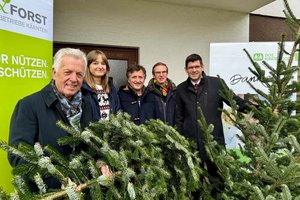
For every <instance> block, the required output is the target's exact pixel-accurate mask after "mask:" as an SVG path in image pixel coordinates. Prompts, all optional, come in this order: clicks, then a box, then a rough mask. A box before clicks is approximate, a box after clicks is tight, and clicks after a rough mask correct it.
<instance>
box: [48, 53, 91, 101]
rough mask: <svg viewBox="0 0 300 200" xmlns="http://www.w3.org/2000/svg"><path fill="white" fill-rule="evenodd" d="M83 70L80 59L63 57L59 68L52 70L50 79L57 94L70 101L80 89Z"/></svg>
mask: <svg viewBox="0 0 300 200" xmlns="http://www.w3.org/2000/svg"><path fill="white" fill-rule="evenodd" d="M84 70H85V63H84V61H83V60H82V59H80V58H76V57H73V56H64V57H62V60H61V66H60V67H59V68H58V69H57V70H56V69H54V68H53V70H52V78H53V80H55V86H56V88H57V90H58V92H59V93H61V94H62V95H64V96H65V97H66V98H68V99H71V98H72V96H74V95H75V94H76V93H77V92H78V91H79V90H80V88H81V85H82V82H83V76H84V72H85V71H84Z"/></svg>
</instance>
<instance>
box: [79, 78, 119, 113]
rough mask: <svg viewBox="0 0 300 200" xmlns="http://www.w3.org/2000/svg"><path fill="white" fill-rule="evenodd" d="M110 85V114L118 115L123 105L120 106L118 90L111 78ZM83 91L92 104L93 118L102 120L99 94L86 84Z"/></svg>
mask: <svg viewBox="0 0 300 200" xmlns="http://www.w3.org/2000/svg"><path fill="white" fill-rule="evenodd" d="M108 85H109V89H110V92H109V94H108V98H109V106H110V113H112V114H116V113H117V112H118V111H119V110H120V109H121V105H120V100H119V96H118V93H117V90H116V88H115V86H114V84H113V79H112V78H111V77H109V81H108ZM81 91H82V95H83V96H85V97H86V98H87V99H89V101H90V102H91V104H92V107H93V118H96V119H101V116H100V109H99V103H98V98H97V94H96V93H95V92H94V91H93V89H92V88H90V86H89V85H88V84H87V83H85V82H84V83H83V85H82V88H81Z"/></svg>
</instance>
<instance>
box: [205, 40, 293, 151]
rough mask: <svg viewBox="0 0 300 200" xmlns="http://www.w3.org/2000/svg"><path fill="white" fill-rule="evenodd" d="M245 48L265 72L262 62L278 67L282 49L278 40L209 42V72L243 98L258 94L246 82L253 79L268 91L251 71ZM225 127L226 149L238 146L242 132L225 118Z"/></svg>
mask: <svg viewBox="0 0 300 200" xmlns="http://www.w3.org/2000/svg"><path fill="white" fill-rule="evenodd" d="M292 45H293V43H292V42H286V43H285V49H286V50H287V51H288V52H290V51H291V49H292ZM243 49H246V50H247V51H248V52H249V54H250V55H251V57H252V59H253V60H254V61H256V62H258V63H259V64H260V66H261V67H262V69H264V70H266V73H267V72H268V70H267V68H264V66H263V64H262V61H266V62H267V63H268V64H269V65H271V66H272V67H274V68H275V67H276V62H277V54H278V50H279V45H278V43H277V42H250V43H212V44H210V66H209V72H210V73H209V75H211V76H217V75H219V76H220V77H221V78H222V79H224V81H225V82H226V84H227V85H228V86H229V87H230V89H232V90H233V91H234V92H235V93H236V94H237V95H239V96H241V97H242V98H244V97H245V94H247V93H249V94H253V95H255V91H254V90H253V89H252V88H251V87H250V86H249V84H248V83H247V81H249V82H251V83H252V84H253V85H254V86H255V87H256V88H258V89H261V90H262V91H264V92H267V88H265V87H264V86H263V85H262V84H261V83H260V82H259V81H258V80H257V78H256V77H255V76H254V75H253V74H252V73H251V72H250V71H249V69H248V68H249V67H250V68H252V69H254V67H253V65H252V63H251V61H250V59H249V58H248V56H247V54H246V52H245V51H244V50H243ZM288 58H289V56H288V55H284V60H285V61H286V63H287V60H288ZM297 58H298V54H297V55H296V57H295V59H294V61H293V65H296V64H297ZM294 78H296V76H294ZM225 108H226V107H225ZM223 119H224V117H223ZM223 126H224V133H225V140H226V146H227V148H238V143H239V141H238V140H237V138H236V134H240V131H239V130H238V129H237V128H235V127H234V126H232V125H231V124H230V123H228V122H226V120H223Z"/></svg>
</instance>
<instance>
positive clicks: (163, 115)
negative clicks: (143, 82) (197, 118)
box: [148, 78, 176, 126]
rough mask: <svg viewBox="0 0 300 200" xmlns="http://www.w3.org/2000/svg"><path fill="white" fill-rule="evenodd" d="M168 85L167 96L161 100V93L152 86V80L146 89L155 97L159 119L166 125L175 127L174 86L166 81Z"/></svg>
mask: <svg viewBox="0 0 300 200" xmlns="http://www.w3.org/2000/svg"><path fill="white" fill-rule="evenodd" d="M167 80H168V83H169V85H170V87H169V89H168V93H167V96H166V97H165V99H164V98H163V96H162V94H161V92H160V91H159V90H158V89H157V88H156V87H155V85H154V78H152V79H151V80H150V81H149V83H148V88H149V89H150V91H151V92H152V93H153V94H154V95H155V101H156V105H157V106H158V110H159V113H158V114H159V119H160V120H161V121H163V122H166V123H168V124H169V125H171V126H174V125H175V107H176V86H175V84H174V83H173V82H172V81H171V80H170V79H167Z"/></svg>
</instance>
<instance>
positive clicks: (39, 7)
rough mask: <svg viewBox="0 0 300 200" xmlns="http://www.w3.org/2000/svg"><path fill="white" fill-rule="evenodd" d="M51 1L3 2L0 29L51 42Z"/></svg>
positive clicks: (24, 0) (0, 8)
mask: <svg viewBox="0 0 300 200" xmlns="http://www.w3.org/2000/svg"><path fill="white" fill-rule="evenodd" d="M52 16H53V0H3V1H2V3H0V22H1V23H0V29H3V30H7V31H11V32H15V33H20V34H23V35H28V36H33V37H36V38H40V39H45V40H49V41H52V40H53V17H52Z"/></svg>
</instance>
